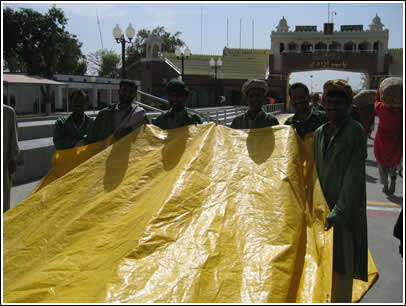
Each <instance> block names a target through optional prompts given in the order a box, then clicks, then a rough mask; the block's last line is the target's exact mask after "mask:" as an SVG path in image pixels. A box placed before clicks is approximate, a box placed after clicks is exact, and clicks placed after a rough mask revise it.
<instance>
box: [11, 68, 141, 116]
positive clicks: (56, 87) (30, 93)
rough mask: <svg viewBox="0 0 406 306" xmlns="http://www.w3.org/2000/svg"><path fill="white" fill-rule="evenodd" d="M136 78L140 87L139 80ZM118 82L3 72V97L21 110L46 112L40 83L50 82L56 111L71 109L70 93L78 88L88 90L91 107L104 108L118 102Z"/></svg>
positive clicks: (64, 75) (46, 83)
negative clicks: (46, 77)
mask: <svg viewBox="0 0 406 306" xmlns="http://www.w3.org/2000/svg"><path fill="white" fill-rule="evenodd" d="M134 82H135V83H136V84H137V86H138V88H139V89H140V88H141V84H140V82H139V81H135V80H134ZM119 83H120V79H115V78H105V77H98V76H86V75H85V76H81V75H67V74H56V75H55V76H54V77H53V80H49V79H44V78H40V77H38V76H28V75H24V74H15V73H4V74H3V96H4V97H3V99H4V101H5V103H6V104H9V105H12V106H13V107H14V108H15V110H16V112H17V113H19V114H23V113H40V112H45V109H44V107H45V106H44V105H43V99H42V93H41V86H44V85H50V86H51V91H52V95H53V97H54V104H53V105H52V106H51V107H52V109H51V110H52V111H53V112H58V111H69V103H68V102H70V95H71V93H72V92H73V91H74V90H77V89H82V90H84V91H85V92H86V93H87V94H88V96H89V105H88V109H101V108H103V107H106V106H108V105H110V104H111V103H112V102H118V100H119V97H118V89H119Z"/></svg>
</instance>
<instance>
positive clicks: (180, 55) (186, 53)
mask: <svg viewBox="0 0 406 306" xmlns="http://www.w3.org/2000/svg"><path fill="white" fill-rule="evenodd" d="M191 54H192V52H190V49H189V47H186V49H185V51H184V52H182V51H181V50H180V48H179V46H177V47H176V49H175V55H176V57H177V58H178V59H179V58H180V59H181V60H182V81H184V77H185V70H184V65H185V58H189V56H190V55H191Z"/></svg>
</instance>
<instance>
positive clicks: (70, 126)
mask: <svg viewBox="0 0 406 306" xmlns="http://www.w3.org/2000/svg"><path fill="white" fill-rule="evenodd" d="M86 103H87V95H86V93H85V92H84V91H82V90H77V91H74V92H73V93H72V114H70V115H69V116H64V117H60V118H58V119H57V120H56V122H55V125H54V137H53V141H54V145H55V148H56V149H57V150H65V149H69V148H74V147H80V146H81V145H84V144H85V143H84V141H85V139H86V138H87V136H88V133H89V131H90V129H91V128H92V124H93V121H94V119H93V118H91V117H89V116H87V115H86V114H85V107H86Z"/></svg>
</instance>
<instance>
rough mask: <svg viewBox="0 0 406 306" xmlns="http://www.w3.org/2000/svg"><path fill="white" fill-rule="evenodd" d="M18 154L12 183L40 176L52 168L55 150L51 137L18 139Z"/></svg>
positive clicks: (24, 181)
mask: <svg viewBox="0 0 406 306" xmlns="http://www.w3.org/2000/svg"><path fill="white" fill-rule="evenodd" d="M18 145H19V146H20V154H19V156H18V160H17V171H16V174H15V177H14V184H15V185H20V184H25V183H28V182H32V181H34V180H37V179H40V178H42V177H43V176H44V175H45V174H47V173H48V171H49V170H50V169H51V168H52V164H51V160H52V156H53V155H54V154H55V152H56V150H55V147H54V143H53V141H52V137H47V138H39V139H31V140H25V141H19V142H18Z"/></svg>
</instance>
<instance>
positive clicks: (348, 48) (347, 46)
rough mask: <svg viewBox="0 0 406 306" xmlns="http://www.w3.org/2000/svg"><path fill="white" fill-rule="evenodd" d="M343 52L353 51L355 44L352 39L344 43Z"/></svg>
mask: <svg viewBox="0 0 406 306" xmlns="http://www.w3.org/2000/svg"><path fill="white" fill-rule="evenodd" d="M344 51H345V52H355V44H354V43H353V42H352V41H349V42H347V43H345V44H344Z"/></svg>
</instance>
